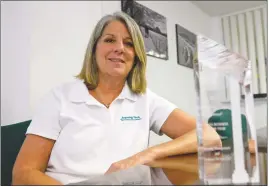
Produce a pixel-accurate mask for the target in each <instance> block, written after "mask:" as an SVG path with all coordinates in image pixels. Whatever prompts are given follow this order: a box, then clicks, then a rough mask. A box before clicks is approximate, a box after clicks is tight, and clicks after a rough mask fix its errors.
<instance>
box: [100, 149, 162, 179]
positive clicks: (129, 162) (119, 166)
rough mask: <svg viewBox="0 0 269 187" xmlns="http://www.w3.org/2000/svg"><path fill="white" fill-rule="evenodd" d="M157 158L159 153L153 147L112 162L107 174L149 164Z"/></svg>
mask: <svg viewBox="0 0 269 187" xmlns="http://www.w3.org/2000/svg"><path fill="white" fill-rule="evenodd" d="M156 158H157V154H156V153H155V152H154V151H153V150H152V149H147V150H145V151H142V152H139V153H137V154H135V155H133V156H131V157H128V158H126V159H123V160H120V161H118V162H114V163H113V164H111V166H110V167H109V169H108V170H107V171H106V173H105V174H109V173H112V172H116V171H119V170H123V169H128V168H131V167H134V166H137V165H141V164H144V165H147V164H150V163H151V162H153V161H154V160H155V159H156Z"/></svg>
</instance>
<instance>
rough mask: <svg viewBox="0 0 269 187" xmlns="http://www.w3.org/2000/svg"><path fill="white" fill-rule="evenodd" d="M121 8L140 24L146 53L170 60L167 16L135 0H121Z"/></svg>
mask: <svg viewBox="0 0 269 187" xmlns="http://www.w3.org/2000/svg"><path fill="white" fill-rule="evenodd" d="M121 10H122V11H123V12H125V13H127V14H128V15H130V16H131V17H132V18H133V19H134V20H135V21H136V22H137V24H138V25H139V28H140V31H141V33H142V35H143V38H144V43H145V48H146V54H147V55H148V56H152V57H155V58H159V59H163V60H168V59H169V57H168V40H167V21H166V18H165V17H164V16H162V15H160V14H159V13H157V12H155V11H153V10H151V9H149V8H147V7H145V6H143V5H141V4H139V3H137V2H136V1H134V0H121ZM150 52H151V53H150ZM154 53H155V54H154ZM161 55H163V56H161Z"/></svg>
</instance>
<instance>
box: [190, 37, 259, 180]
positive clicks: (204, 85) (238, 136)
mask: <svg viewBox="0 0 269 187" xmlns="http://www.w3.org/2000/svg"><path fill="white" fill-rule="evenodd" d="M193 51H194V60H193V68H194V79H195V90H196V96H197V97H196V99H197V110H198V111H197V128H196V132H197V140H198V162H199V179H200V182H201V183H202V184H203V185H255V184H259V182H260V178H259V176H260V175H259V163H258V152H257V151H258V150H257V141H256V140H257V138H256V127H255V119H254V99H253V94H252V88H251V80H252V74H251V63H250V61H249V60H248V59H246V58H244V57H243V56H241V55H240V54H238V53H235V52H233V51H231V50H229V49H227V48H226V47H225V46H223V45H221V44H219V43H217V42H215V41H213V40H211V39H209V38H207V37H205V36H202V35H196V47H195V49H193ZM227 98H228V99H227ZM205 123H207V124H209V125H211V126H212V127H213V128H215V130H216V131H217V133H218V134H219V136H220V138H221V141H222V147H214V145H210V137H209V136H206V135H204V128H203V126H204V124H205ZM249 140H254V141H253V142H254V144H255V145H254V149H253V150H254V152H253V151H252V152H250V147H249V143H248V142H249ZM255 155H257V156H255Z"/></svg>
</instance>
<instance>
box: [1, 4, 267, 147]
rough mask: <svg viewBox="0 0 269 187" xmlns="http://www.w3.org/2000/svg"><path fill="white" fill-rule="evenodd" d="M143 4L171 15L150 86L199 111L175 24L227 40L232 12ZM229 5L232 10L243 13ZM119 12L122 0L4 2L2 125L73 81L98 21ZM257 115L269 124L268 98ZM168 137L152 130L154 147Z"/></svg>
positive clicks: (152, 63)
mask: <svg viewBox="0 0 269 187" xmlns="http://www.w3.org/2000/svg"><path fill="white" fill-rule="evenodd" d="M241 2H243V1H241ZM139 3H140V4H142V5H144V6H146V7H148V8H150V9H152V10H154V11H156V12H158V13H160V14H161V15H163V16H165V17H166V19H167V38H168V56H169V60H163V59H158V58H154V57H151V56H148V57H147V58H148V65H147V80H148V86H149V88H151V90H152V91H154V92H156V93H157V94H159V95H161V96H163V97H165V98H166V99H168V100H169V101H171V102H173V103H175V104H176V105H177V106H178V107H179V108H181V109H182V110H184V111H186V112H188V113H190V114H192V115H196V97H195V90H194V79H193V70H192V69H190V68H187V67H184V66H180V65H178V64H177V48H176V33H175V24H179V25H181V26H183V27H185V28H186V29H188V30H190V31H192V32H195V33H202V34H203V35H206V36H208V37H210V38H212V39H214V40H216V41H218V42H220V43H224V39H223V32H222V24H221V16H222V15H225V14H228V12H221V11H218V10H221V9H220V7H218V6H215V7H214V6H212V7H211V8H212V11H211V12H206V11H205V9H203V7H202V6H201V4H200V5H199V4H198V3H197V2H196V3H194V2H191V1H139ZM198 5H199V6H198ZM212 5H213V4H212ZM245 5H246V7H244V6H245ZM263 5H265V6H266V7H267V2H266V1H260V2H256V3H255V2H250V3H248V2H245V3H244V6H237V8H240V11H242V8H243V9H249V8H255V7H258V6H263ZM217 7H218V8H217ZM228 7H229V6H228ZM230 8H233V9H230V13H231V11H232V12H236V11H239V10H237V9H236V7H235V6H230ZM202 9H203V10H202ZM224 9H225V7H224V6H223V10H224ZM120 10H121V2H120V1H80V2H75V1H65V2H64V1H63V2H57V1H56V2H55V1H37V2H19V1H10V2H8V1H1V125H9V124H13V123H17V122H21V121H25V120H29V119H31V117H32V115H33V112H34V109H35V106H36V104H37V102H38V100H39V99H40V98H41V97H42V96H43V95H44V94H45V93H46V92H48V91H49V90H50V89H51V88H53V87H54V86H56V85H59V84H60V83H63V82H68V81H71V80H73V76H74V75H76V74H77V73H78V72H79V71H80V68H81V66H82V62H83V58H84V53H85V50H86V46H87V43H88V41H89V37H90V34H91V32H92V30H93V28H94V26H95V24H96V23H97V21H98V20H99V19H100V18H101V17H102V16H104V15H105V14H108V13H113V12H115V11H120ZM226 10H227V8H226ZM214 11H215V12H214ZM255 114H256V125H257V128H261V127H264V126H266V125H267V124H266V123H267V98H266V99H256V100H255ZM167 140H169V138H168V137H167V136H165V135H164V136H162V137H158V136H157V135H155V134H154V133H152V134H151V141H150V145H154V144H159V143H161V142H165V141H167Z"/></svg>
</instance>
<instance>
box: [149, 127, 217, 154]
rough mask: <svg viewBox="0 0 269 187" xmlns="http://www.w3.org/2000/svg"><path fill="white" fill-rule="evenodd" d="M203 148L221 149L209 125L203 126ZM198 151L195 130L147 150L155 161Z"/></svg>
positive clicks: (215, 133) (215, 134)
mask: <svg viewBox="0 0 269 187" xmlns="http://www.w3.org/2000/svg"><path fill="white" fill-rule="evenodd" d="M203 130H204V146H206V147H221V146H222V143H221V139H220V137H219V135H218V134H217V132H216V131H215V130H214V128H212V127H211V126H209V125H204V129H203ZM197 150H198V145H197V135H196V129H194V130H192V131H190V132H188V133H186V134H184V135H182V136H180V137H178V138H175V139H174V140H171V141H169V142H166V143H163V144H159V145H156V146H153V147H151V148H149V151H150V152H154V154H156V159H159V158H164V157H167V156H173V155H179V154H188V153H196V152H197Z"/></svg>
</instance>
